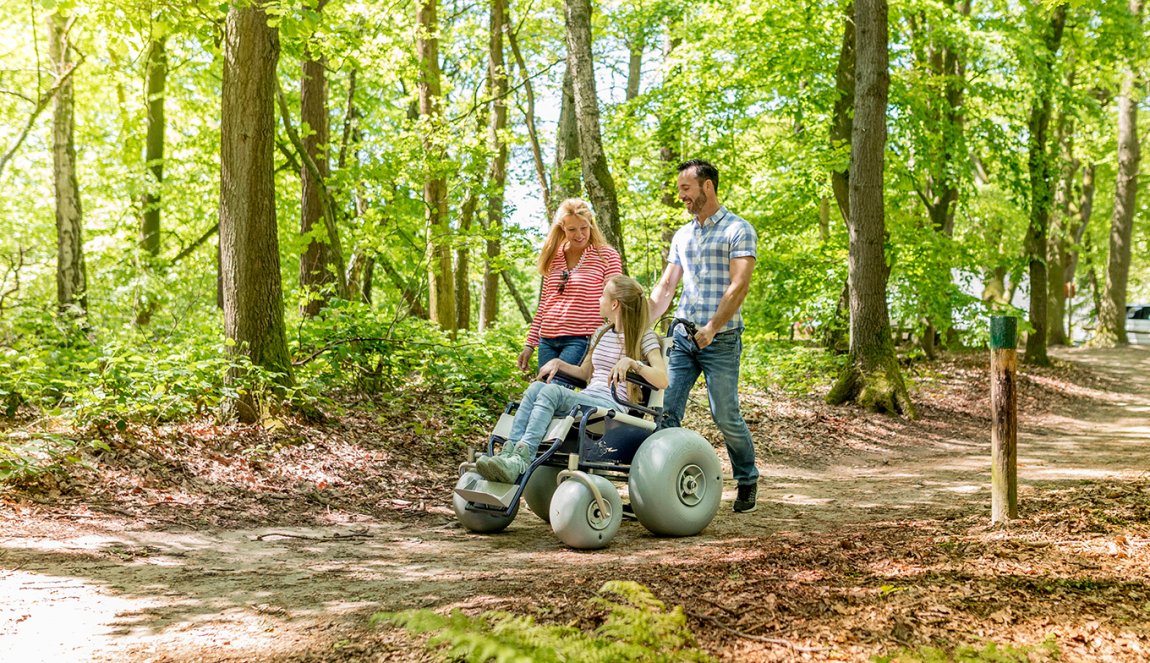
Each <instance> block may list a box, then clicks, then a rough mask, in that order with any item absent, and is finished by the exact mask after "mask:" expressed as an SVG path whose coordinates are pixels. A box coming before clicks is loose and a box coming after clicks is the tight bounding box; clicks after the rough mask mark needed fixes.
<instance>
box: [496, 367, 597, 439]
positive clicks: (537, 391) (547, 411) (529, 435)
mask: <svg viewBox="0 0 1150 663" xmlns="http://www.w3.org/2000/svg"><path fill="white" fill-rule="evenodd" d="M576 405H594V406H595V407H607V408H610V407H618V406H617V405H616V404H615V403H613V402H611V398H610V397H609V396H600V395H599V394H587V393H585V392H582V391H572V390H570V389H568V388H566V387H562V386H559V385H558V384H551V383H548V382H539V381H535V382H532V383H531V386H530V387H527V391H526V392H524V393H523V398H522V400H520V401H519V409H518V410H516V411H515V421H514V422H513V423H512V424H511V433H510V434H509V435H508V436H507V442H508V444H514V443H516V442H526V443H527V446H528V448H529V449H531V453H532V454H534V453H535V452H536V451H537V450H538V449H539V443H540V442H541V441H543V436H544V435H546V434H547V428H548V426H550V425H551V417H552V416H554V415H555V414H556V413H558V414H560V415H565V414H567V412H568V411H570V410H571V408H573V407H575V406H576Z"/></svg>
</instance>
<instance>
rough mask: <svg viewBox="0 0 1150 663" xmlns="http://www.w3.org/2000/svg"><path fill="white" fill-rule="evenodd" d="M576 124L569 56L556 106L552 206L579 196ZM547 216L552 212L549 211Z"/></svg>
mask: <svg viewBox="0 0 1150 663" xmlns="http://www.w3.org/2000/svg"><path fill="white" fill-rule="evenodd" d="M579 162H580V158H579V125H578V124H577V123H576V121H575V80H574V78H572V75H571V56H570V55H568V56H567V65H566V69H564V71H563V96H562V98H561V100H560V105H559V126H558V129H557V130H556V136H555V172H554V173H553V174H552V176H551V189H552V191H551V198H552V200H553V201H554V205H555V207H558V206H559V203H560V202H562V201H564V200H566V199H568V198H571V197H574V196H578V195H579V190H580V189H581V188H582V187H583V176H582V174H581V169H580V166H579ZM548 211H549V212H550V213H552V214H553V213H554V210H552V209H549V210H548Z"/></svg>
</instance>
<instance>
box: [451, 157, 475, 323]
mask: <svg viewBox="0 0 1150 663" xmlns="http://www.w3.org/2000/svg"><path fill="white" fill-rule="evenodd" d="M476 179H477V180H478V179H479V178H478V177H477V178H476ZM480 186H482V184H481V183H480V182H474V183H473V184H472V186H471V189H470V190H469V191H468V192H467V198H465V199H464V200H463V206H462V207H461V208H460V210H459V234H460V235H461V236H463V237H466V236H467V235H468V234H470V233H471V225H472V221H473V220H474V219H475V208H476V207H477V206H478V205H479V187H480ZM470 275H471V249H470V247H469V246H468V243H467V242H465V241H464V242H460V243H459V246H457V247H456V249H455V328H456V329H462V330H468V329H471V284H470V280H469V277H470Z"/></svg>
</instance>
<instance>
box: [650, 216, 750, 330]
mask: <svg viewBox="0 0 1150 663" xmlns="http://www.w3.org/2000/svg"><path fill="white" fill-rule="evenodd" d="M758 240H759V237H758V235H757V234H756V233H755V228H754V226H752V225H751V224H750V223H748V222H747V221H746V220H744V219H742V218H741V217H739V216H738V215H737V214H735V213H734V212H732V211H731V210H729V209H727V208H726V207H719V211H718V212H715V214H714V215H713V216H711V217H710V218H708V219H707V220H706V221H704V222H703V224H702V225H701V226H700V225H699V223H698V221H695V220H694V219H692V220H691V222H690V223H688V224H687V225H685V226H683V227H682V228H679V230H678V232H676V233H675V238H674V239H672V240H671V252H670V254H669V255H668V256H667V259H668V260H669V261H670V263H671V264H672V265H679V266H680V267H682V268H683V294H682V295H680V296H679V307H678V308H677V309H675V317H677V318H685V319H687V320H690V321H691V322H694V323H695V324H697V325H699V326H700V327H701V326H703V325H705V324H707V322H708V321H710V319H711V316H713V315H715V311H717V310H719V301H720V300H722V298H723V293H724V292H726V291H727V287H728V286H729V285H731V259H733V258H743V257H746V256H750V257H752V258H756V259H757V258H758V253H757V251H756V245H757V244H758ZM742 328H743V314H742V308H741V307H740V310H738V311H736V312H735V315H733V316H731V319H730V320H728V321H727V324H725V325H723V328H722V329H719V330H717V331H716V333H719V332H725V331H730V330H732V329H742Z"/></svg>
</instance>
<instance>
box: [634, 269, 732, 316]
mask: <svg viewBox="0 0 1150 663" xmlns="http://www.w3.org/2000/svg"><path fill="white" fill-rule="evenodd" d="M681 278H683V267H682V266H680V265H676V264H674V263H667V269H664V270H663V276H662V278H660V279H659V282H658V283H657V284H655V287H654V288H652V289H651V299H650V301H649V302H648V303H649V304H650V306H651V320H652V321H654V320H658V319H659V316H661V315H663V314H664V313H665V312H666V311H667V308H668V307H669V306H671V300H672V299H674V297H675V288H678V287H679V279H681ZM748 280H750V279H748ZM743 294H744V295H746V293H745V292H744V293H743ZM739 301H740V302H741V301H743V300H742V299H740V300H739ZM736 308H737V307H736Z"/></svg>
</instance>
